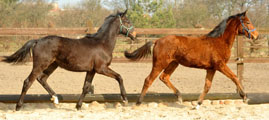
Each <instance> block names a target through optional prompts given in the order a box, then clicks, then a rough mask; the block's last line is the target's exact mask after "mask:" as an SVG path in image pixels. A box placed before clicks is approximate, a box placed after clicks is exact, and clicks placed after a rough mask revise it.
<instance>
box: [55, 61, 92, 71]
mask: <svg viewBox="0 0 269 120" xmlns="http://www.w3.org/2000/svg"><path fill="white" fill-rule="evenodd" d="M56 63H57V64H58V65H59V66H60V67H61V68H64V69H66V70H69V71H76V72H84V71H90V70H91V69H92V68H93V65H91V63H89V62H81V61H79V60H72V59H71V60H70V59H69V60H66V59H65V60H56Z"/></svg>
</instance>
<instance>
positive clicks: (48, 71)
mask: <svg viewBox="0 0 269 120" xmlns="http://www.w3.org/2000/svg"><path fill="white" fill-rule="evenodd" d="M57 67H58V64H57V63H56V62H54V63H52V64H51V65H50V66H49V67H48V68H47V69H46V70H44V71H43V73H42V74H41V75H40V76H39V77H38V78H37V81H38V82H39V83H40V84H41V85H42V86H43V87H44V88H45V89H46V91H47V92H48V93H49V94H50V95H51V97H52V100H53V102H54V103H55V104H58V103H59V101H58V98H57V96H56V93H55V92H54V91H53V90H52V88H51V87H50V86H49V85H48V83H47V79H48V77H49V76H50V75H51V74H52V73H53V72H54V71H55V70H56V68H57Z"/></svg>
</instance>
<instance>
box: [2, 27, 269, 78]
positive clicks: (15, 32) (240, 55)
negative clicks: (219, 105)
mask: <svg viewBox="0 0 269 120" xmlns="http://www.w3.org/2000/svg"><path fill="white" fill-rule="evenodd" d="M96 30H97V28H94V29H91V30H88V29H87V28H0V36H35V35H37V36H42V35H83V34H86V33H94V32H96ZM210 30H211V29H173V28H154V29H144V28H135V31H136V32H137V34H138V35H160V34H161V35H169V34H177V35H203V34H207V33H208V32H210ZM258 32H259V34H260V35H269V30H266V29H258ZM244 41H245V40H244V37H242V36H238V37H237V45H236V46H237V47H236V48H237V50H236V51H237V56H236V57H234V58H231V59H230V61H229V62H234V63H236V64H237V75H238V77H239V79H240V81H242V80H243V70H244V63H269V58H268V57H266V58H246V57H244V47H245V46H244ZM267 47H268V46H267ZM114 62H129V61H128V60H126V59H114ZM142 62H151V60H150V59H146V60H144V61H142Z"/></svg>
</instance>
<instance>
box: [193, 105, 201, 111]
mask: <svg viewBox="0 0 269 120" xmlns="http://www.w3.org/2000/svg"><path fill="white" fill-rule="evenodd" d="M199 109H200V105H196V106H195V107H192V110H199Z"/></svg>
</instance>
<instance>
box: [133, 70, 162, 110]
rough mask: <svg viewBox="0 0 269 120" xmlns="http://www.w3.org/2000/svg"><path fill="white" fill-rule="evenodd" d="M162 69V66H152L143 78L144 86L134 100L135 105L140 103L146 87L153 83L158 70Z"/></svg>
mask: <svg viewBox="0 0 269 120" xmlns="http://www.w3.org/2000/svg"><path fill="white" fill-rule="evenodd" d="M162 70H163V69H162V68H160V67H157V66H156V67H155V66H153V67H152V70H151V73H150V74H149V75H148V77H147V78H146V79H145V82H144V86H143V88H142V91H141V94H140V97H139V98H138V100H137V102H136V105H140V104H141V102H142V101H143V99H144V96H145V95H146V92H147V90H148V88H149V87H150V86H151V84H152V83H153V81H154V80H155V79H156V77H157V76H158V75H159V74H160V72H161V71H162Z"/></svg>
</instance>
